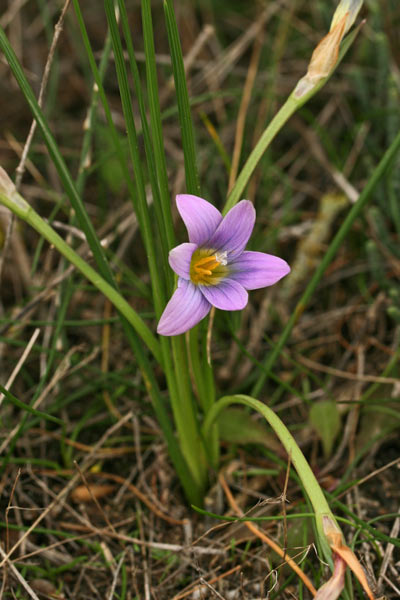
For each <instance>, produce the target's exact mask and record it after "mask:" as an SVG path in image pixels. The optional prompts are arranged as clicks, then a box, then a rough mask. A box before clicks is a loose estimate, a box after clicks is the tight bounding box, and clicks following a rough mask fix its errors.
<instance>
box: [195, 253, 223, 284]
mask: <svg viewBox="0 0 400 600" xmlns="http://www.w3.org/2000/svg"><path fill="white" fill-rule="evenodd" d="M226 256H227V252H214V251H213V250H195V252H193V256H192V260H191V263H190V279H191V281H192V283H195V284H197V285H198V284H201V285H216V284H217V283H219V282H220V281H221V280H222V279H223V278H224V277H226V275H227V274H228V268H227V266H226V265H227V260H226Z"/></svg>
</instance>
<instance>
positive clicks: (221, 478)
mask: <svg viewBox="0 0 400 600" xmlns="http://www.w3.org/2000/svg"><path fill="white" fill-rule="evenodd" d="M218 480H219V482H220V484H221V486H222V488H223V490H224V493H225V495H226V498H227V500H228V502H229V505H230V506H231V508H232V509H233V510H234V511H235V513H236V514H237V515H238V516H239V517H243V512H242V511H241V510H240V508H239V506H238V505H237V503H236V501H235V499H234V497H233V495H232V492H231V491H230V489H229V487H228V484H227V483H226V481H225V478H224V476H223V475H222V474H220V475H219V476H218ZM244 524H245V525H246V527H247V528H248V529H249V530H250V531H251V532H252V533H254V535H255V536H257V537H258V538H260V540H262V541H263V542H265V543H266V544H267V545H268V546H269V547H270V548H272V549H273V550H274V552H276V553H277V554H278V555H279V556H280V557H281V558H282V559H283V561H284V563H286V564H287V565H289V567H290V568H291V569H292V570H293V571H294V572H295V573H296V575H298V576H299V577H300V579H301V580H302V582H303V583H304V585H305V586H306V587H307V588H308V589H309V590H310V592H311V593H312V595H313V596H315V595H316V593H317V590H316V589H315V587H314V586H313V584H312V583H311V581H310V580H309V579H308V577H307V575H305V573H303V571H302V570H301V569H300V567H299V566H298V565H297V564H296V563H295V561H294V560H293V559H292V558H290V556H288V554H287V552H286V549H285V550H282V548H281V547H280V546H279V545H278V544H277V543H276V542H274V541H273V540H271V538H269V537H268V536H267V535H266V534H265V533H263V532H262V531H260V530H259V528H258V527H257V526H256V525H254V523H252V522H250V521H244Z"/></svg>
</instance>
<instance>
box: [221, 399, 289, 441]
mask: <svg viewBox="0 0 400 600" xmlns="http://www.w3.org/2000/svg"><path fill="white" fill-rule="evenodd" d="M217 423H218V427H219V433H220V437H221V439H223V440H224V441H226V442H232V443H234V444H263V445H264V446H267V448H270V449H273V450H275V451H280V450H281V445H280V444H279V443H278V442H277V441H276V437H275V436H274V435H272V434H271V432H270V431H269V430H268V428H267V426H266V425H265V423H261V422H260V421H255V420H254V416H253V415H251V414H249V413H247V412H246V411H244V410H242V409H241V408H226V409H225V410H224V411H223V412H222V413H221V414H220V415H219V417H218V419H217Z"/></svg>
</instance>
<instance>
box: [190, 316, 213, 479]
mask: <svg viewBox="0 0 400 600" xmlns="http://www.w3.org/2000/svg"><path fill="white" fill-rule="evenodd" d="M204 329H205V328H204V323H200V324H199V325H196V327H193V328H192V329H191V330H190V331H189V333H188V338H187V339H188V349H189V356H190V366H191V371H192V374H193V380H194V385H195V388H196V391H197V396H198V400H199V403H200V406H201V408H202V410H203V413H204V414H207V413H208V411H209V410H210V408H211V407H212V406H213V404H214V402H215V384H214V376H213V371H212V367H211V365H209V364H208V361H207V348H206V344H207V337H206V336H207V331H206V330H204ZM200 344H203V346H204V347H203V348H200ZM204 445H205V448H206V451H207V455H208V457H209V461H210V464H211V465H212V466H213V468H214V469H217V468H218V461H219V435H218V425H217V424H214V425H213V427H212V429H211V432H210V436H209V438H208V439H205V440H204Z"/></svg>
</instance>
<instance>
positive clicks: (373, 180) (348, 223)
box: [252, 132, 400, 395]
mask: <svg viewBox="0 0 400 600" xmlns="http://www.w3.org/2000/svg"><path fill="white" fill-rule="evenodd" d="M399 150H400V132H399V133H398V134H397V136H396V137H395V139H394V140H393V142H392V144H391V145H390V146H389V148H388V149H387V150H386V152H385V154H384V155H383V157H382V159H381V161H380V163H379V164H378V165H377V166H376V168H375V170H374V172H373V173H372V175H371V177H370V179H369V180H368V183H367V184H366V186H365V188H364V189H363V191H362V192H361V194H360V196H359V198H358V200H357V202H356V203H355V204H353V206H352V208H351V209H350V211H349V212H348V214H347V217H346V218H345V220H344V221H343V223H342V225H341V226H340V229H339V231H338V232H337V234H336V235H335V237H334V238H333V240H332V242H331V244H330V246H329V248H328V250H327V251H326V253H325V256H324V257H323V259H322V261H321V263H320V265H319V266H318V268H317V269H316V271H315V273H314V275H313V276H312V278H311V280H310V282H309V284H308V285H307V287H306V289H305V292H304V293H303V295H302V297H301V298H300V300H299V302H298V303H297V306H296V308H295V310H294V311H293V313H292V315H291V317H290V319H289V320H288V322H287V324H286V327H285V329H284V330H283V332H282V335H281V337H280V338H279V340H278V343H277V344H276V346H275V347H274V349H273V350H272V351H271V352H270V353H269V354H268V355H267V357H266V359H265V361H264V364H263V371H262V372H261V374H260V376H259V378H258V380H257V382H256V384H255V385H254V387H253V389H252V394H253V395H258V394H259V393H260V391H261V389H262V387H263V385H264V383H265V380H266V378H267V377H268V374H269V372H270V371H271V369H272V367H273V365H274V364H275V361H276V359H277V358H278V356H279V354H280V353H281V351H282V349H283V347H284V345H285V344H286V342H287V340H288V339H289V336H290V334H291V332H292V329H293V327H294V326H295V324H296V323H297V321H298V319H299V318H300V316H301V315H302V314H303V312H304V310H305V309H306V307H307V304H308V302H309V300H310V299H311V298H312V296H313V294H314V292H315V290H316V288H317V286H318V284H319V282H320V281H321V279H322V277H323V274H324V273H325V271H326V269H327V268H328V266H329V265H330V263H331V262H332V260H333V259H334V257H335V256H336V253H337V251H338V250H339V248H340V246H341V245H342V243H343V242H344V240H345V239H346V238H347V235H348V233H349V231H350V229H351V227H352V226H353V223H354V221H355V220H356V219H357V218H358V217H359V215H360V214H361V211H362V210H363V208H364V207H365V205H366V204H367V202H368V201H369V200H370V198H371V196H372V193H373V191H374V189H375V187H376V186H377V184H378V182H379V181H380V180H381V179H382V177H383V176H384V174H385V173H386V171H387V169H388V168H389V167H390V165H391V164H392V162H393V160H394V158H395V156H396V154H397V153H398V152H399Z"/></svg>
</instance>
